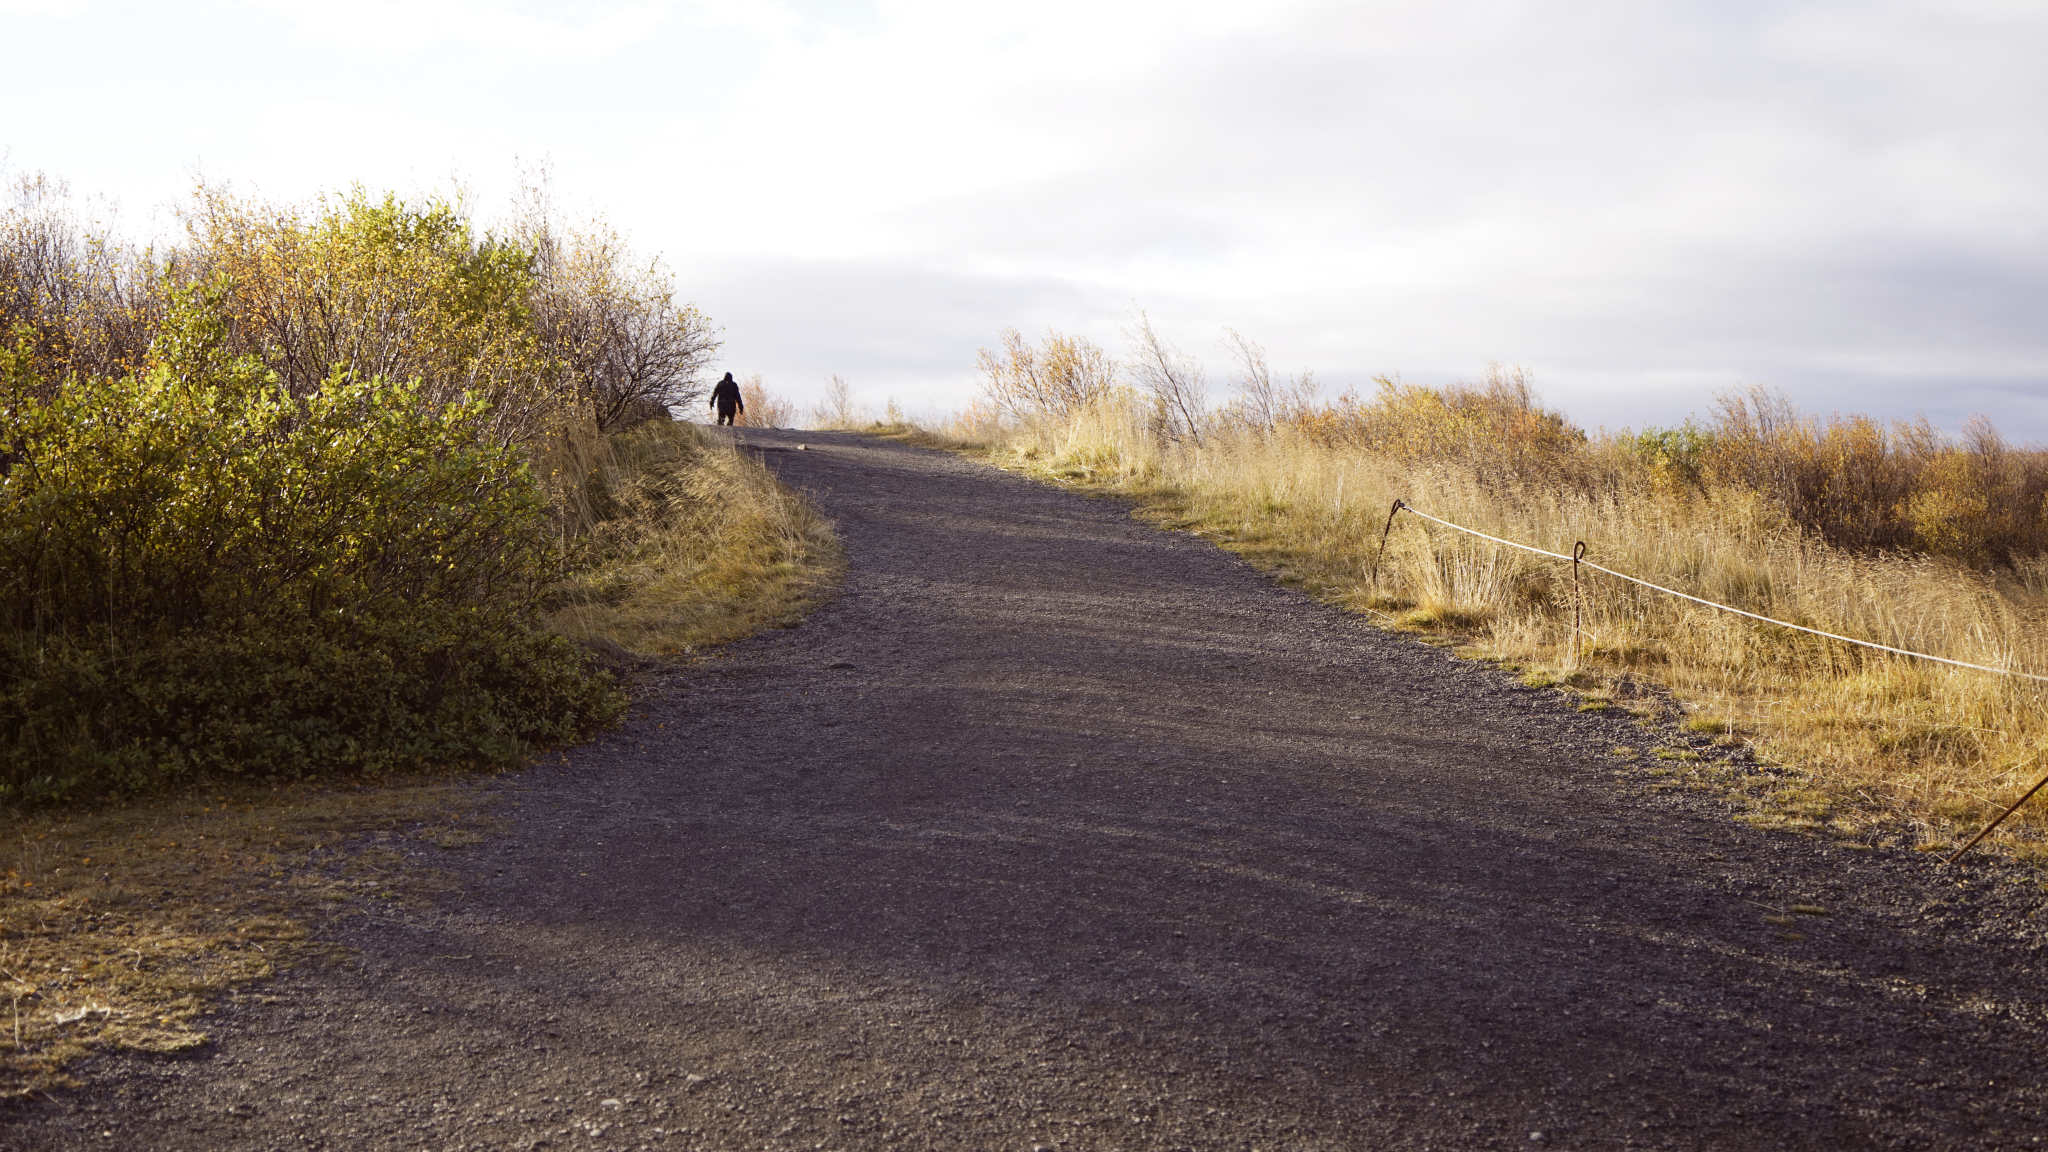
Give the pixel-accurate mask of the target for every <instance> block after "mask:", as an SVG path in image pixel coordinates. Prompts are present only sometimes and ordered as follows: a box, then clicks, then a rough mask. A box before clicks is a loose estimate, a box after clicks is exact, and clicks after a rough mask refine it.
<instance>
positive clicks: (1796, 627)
mask: <svg viewBox="0 0 2048 1152" xmlns="http://www.w3.org/2000/svg"><path fill="white" fill-rule="evenodd" d="M1401 510H1402V511H1404V512H1414V513H1415V514H1416V515H1417V516H1420V517H1422V518H1423V519H1424V520H1430V521H1434V522H1435V523H1438V524H1441V525H1443V526H1444V527H1446V528H1455V529H1457V530H1458V531H1460V532H1464V533H1466V534H1468V535H1471V536H1477V537H1479V538H1480V539H1482V540H1491V541H1493V542H1494V543H1495V544H1505V545H1507V546H1508V547H1510V548H1520V549H1521V550H1522V551H1524V552H1534V553H1536V554H1537V555H1539V556H1549V557H1551V558H1553V559H1556V560H1564V561H1568V562H1569V561H1571V559H1572V558H1571V557H1569V556H1566V555H1565V554H1564V553H1562V552H1552V551H1550V550H1549V549H1546V548H1537V547H1533V546H1531V545H1528V544H1521V543H1518V542H1516V541H1513V540H1503V539H1501V538H1500V537H1498V536H1488V535H1487V534H1486V533H1484V532H1480V531H1478V530H1476V529H1473V528H1467V527H1465V526H1464V525H1463V524H1453V523H1451V522H1450V521H1449V520H1440V519H1438V518H1437V517H1435V516H1431V515H1430V514H1429V513H1427V512H1422V511H1419V510H1417V509H1415V508H1411V507H1409V506H1408V502H1407V501H1405V500H1404V501H1402V502H1401ZM1577 562H1578V563H1580V564H1584V565H1585V566H1586V567H1588V568H1591V569H1593V570H1594V571H1596V572H1605V573H1607V574H1608V575H1609V576H1613V577H1616V578H1618V579H1622V580H1626V581H1628V582H1629V583H1631V584H1640V585H1642V586H1643V587H1645V588H1650V589H1654V590H1656V591H1658V592H1662V593H1664V594H1665V595H1667V596H1676V597H1678V598H1679V599H1681V600H1690V601H1692V602H1693V603H1695V604H1704V605H1706V606H1707V607H1709V608H1714V609H1718V610H1720V611H1722V612H1733V613H1734V614H1735V615H1737V616H1747V617H1749V618H1750V619H1751V620H1760V621H1762V622H1763V623H1765V624H1775V625H1777V626H1778V627H1780V628H1790V629H1792V630H1793V631H1795V632H1805V633H1808V634H1810V635H1814V636H1825V637H1827V638H1828V639H1830V640H1840V641H1841V642H1842V643H1844V644H1855V645H1859V646H1861V647H1864V648H1875V649H1877V650H1878V651H1880V652H1890V653H1892V654H1893V655H1896V656H1910V657H1912V658H1913V659H1915V660H1932V661H1934V662H1935V663H1937V664H1948V665H1951V666H1952V667H1956V668H1968V669H1970V670H1971V671H1973V672H1989V673H1991V674H1992V675H1994V676H2017V677H2019V678H2021V679H2023V680H2038V681H2040V682H2042V683H2044V684H2048V676H2036V675H2035V674H2033V673H2032V672H2015V671H2013V670H2012V669H2010V668H1992V667H1989V666H1988V665H1984V664H1971V663H1968V662H1966V661H1962V660H1951V659H1949V658H1948V657H1946V656H1929V655H1928V654H1927V653H1925V652H1913V651H1909V650H1908V649H1905V648H1893V647H1891V646H1890V645H1887V644H1876V643H1873V642H1871V641H1869V640H1858V639H1856V638H1855V637H1853V636H1838V635H1836V634H1835V633H1833V632H1823V631H1821V630H1820V629H1818V628H1808V627H1806V626H1805V625H1803V624H1788V623H1786V622H1785V621H1783V620H1773V619H1771V618H1770V617H1769V616H1759V615H1757V614H1756V613H1754V612H1744V611H1743V610H1742V609H1740V608H1731V607H1729V606H1728V605H1726V604H1717V603H1715V602H1714V601H1712V600H1702V599H1701V598H1699V597H1698V596H1693V595H1690V594H1688V593H1685V592H1680V591H1678V590H1677V589H1675V588H1666V587H1664V586H1663V585H1662V584H1652V583H1650V582H1649V581H1648V580H1640V579H1637V578H1636V577H1634V576H1630V575H1629V574H1628V573H1626V572H1616V571H1615V570H1614V569H1612V568H1606V567H1602V566H1601V565H1599V564H1595V563H1593V562H1592V561H1591V560H1586V559H1583V558H1582V559H1580V560H1579V561H1577Z"/></svg>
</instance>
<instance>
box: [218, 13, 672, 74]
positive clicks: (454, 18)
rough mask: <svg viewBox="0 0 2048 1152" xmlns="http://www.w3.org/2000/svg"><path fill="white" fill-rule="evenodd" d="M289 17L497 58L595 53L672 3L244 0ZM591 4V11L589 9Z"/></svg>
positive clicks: (644, 28) (296, 29)
mask: <svg viewBox="0 0 2048 1152" xmlns="http://www.w3.org/2000/svg"><path fill="white" fill-rule="evenodd" d="M248 6H249V7H250V8H253V9H256V10H259V11H267V12H271V13H275V14H277V15H280V16H284V17H287V18H289V19H290V20H291V21H292V27H293V34H294V36H295V37H296V38H298V39H300V40H306V41H314V42H317V43H320V44H323V45H329V46H337V47H345V48H350V49H355V50H358V51H369V52H375V53H379V54H405V53H414V52H420V51H423V50H426V49H429V48H437V47H442V46H449V45H452V46H456V47H462V48H471V49H482V50H483V51H486V52H489V53H492V54H493V55H495V56H497V57H499V58H501V59H510V60H544V59H554V58H565V57H566V58H573V59H585V60H592V59H601V58H603V57H606V56H609V55H612V54H614V53H616V52H618V51H619V50H620V49H622V48H624V47H627V46H628V45H631V44H635V43H640V42H644V41H645V40H647V39H648V38H649V37H650V36H651V35H652V34H654V33H655V32H656V31H657V30H658V29H659V28H660V27H661V26H662V25H663V24H664V23H666V22H667V21H668V20H669V19H670V17H671V12H672V10H673V9H674V8H675V7H677V6H676V5H673V4H660V3H637V4H612V5H605V6H591V5H568V6H554V7H558V8H564V7H565V8H566V11H561V12H555V11H549V10H548V9H549V8H550V7H551V6H547V5H537V4H517V5H515V4H505V3H492V2H490V0H345V2H344V0H248ZM593 7H596V8H597V10H596V11H595V12H592V8H593Z"/></svg>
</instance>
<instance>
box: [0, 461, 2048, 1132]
mask: <svg viewBox="0 0 2048 1152" xmlns="http://www.w3.org/2000/svg"><path fill="white" fill-rule="evenodd" d="M745 435H746V437H747V439H748V440H749V441H750V442H751V443H752V444H753V445H754V446H755V447H757V448H760V449H762V450H763V451H764V452H765V453H766V455H767V459H768V460H769V462H770V463H771V464H772V465H773V466H774V467H775V468H776V469H777V470H778V471H779V472H780V473H781V474H782V476H783V477H784V478H785V479H786V480H788V481H789V482H790V483H792V484H794V485H797V486H799V487H802V488H805V489H808V490H810V492H811V493H812V494H813V496H814V498H815V499H816V500H817V501H818V502H819V503H820V505H821V506H822V507H823V509H824V510H825V512H826V514H827V515H829V516H831V517H833V518H834V519H835V520H836V521H837V522H838V525H839V529H840V532H841V534H842V536H843V538H844V540H845V543H846V548H847V553H848V556H849V557H850V560H851V564H852V568H851V572H850V574H849V576H848V580H847V584H846V588H845V590H844V593H843V595H841V596H840V597H839V599H838V600H836V601H835V602H834V603H832V604H831V605H830V606H828V607H826V608H824V609H823V610H821V611H820V612H818V613H817V614H816V615H815V616H814V617H813V618H812V619H811V620H810V621H809V622H808V623H806V624H804V625H803V626H802V627H800V628H797V629H794V630H790V631H781V632H776V633H775V634H773V635H769V636H763V637H757V638H755V639H753V640H749V641H746V642H743V643H740V644H737V645H734V646H732V647H730V648H729V649H727V651H726V652H725V653H724V654H723V655H722V656H720V657H718V658H716V659H712V660H707V661H704V662H701V663H698V664H695V665H692V666H689V667H687V668H677V669H671V670H668V671H666V672H663V673H660V674H659V675H658V676H653V677H651V678H650V681H649V684H648V690H647V693H646V695H645V696H644V698H643V700H642V703H641V705H640V706H639V707H638V708H636V709H635V714H634V717H633V718H632V720H631V721H630V722H629V723H628V724H626V725H625V726H624V727H623V728H622V729H620V730H618V731H616V732H614V733H612V734H610V735H608V736H607V737H606V738H604V739H601V740H599V741H596V742H594V743H592V744H589V745H586V746H584V747H581V748H578V749H575V750H573V751H572V752H570V753H569V754H568V755H567V756H566V757H565V758H563V760H562V762H560V763H557V764H553V765H552V766H549V767H546V768H540V769H536V770H534V771H532V772H530V773H527V774H526V775H524V776H522V777H520V778H518V779H517V780H516V781H515V782H514V783H513V784H511V785H509V787H511V788H513V790H514V800H515V801H516V803H517V808H516V809H514V810H512V811H513V817H514V818H513V827H512V830H511V831H510V833H509V834H507V835H505V836H503V837H501V838H499V839H497V840H496V841H494V842H492V843H490V844H486V845H483V846H479V847H475V848H471V849H468V850H466V851H465V852H464V853H463V854H462V855H463V858H464V864H463V867H464V868H465V869H467V870H469V872H470V873H472V874H473V875H475V876H476V877H477V879H476V880H475V881H474V882H473V883H471V884H469V885H468V887H467V888H466V890H465V891H464V893H463V894H462V895H461V896H460V897H459V898H455V899H450V900H448V901H446V902H444V903H443V904H441V905H439V906H437V907H434V908H431V909H425V910H419V911H414V912H401V913H398V914H396V915H395V918H382V919H369V918H362V919H357V920H354V921H351V922H349V925H348V926H347V927H345V928H343V929H341V930H340V932H341V935H342V939H343V942H344V943H346V944H347V945H349V946H350V947H352V948H353V949H355V950H356V955H357V959H356V962H355V963H353V964H352V965H349V966H346V967H341V968H335V969H304V970H301V971H300V972H298V973H295V974H293V975H291V976H289V977H287V978H285V979H282V980H280V981H278V982H276V983H274V984H273V985H271V986H270V987H269V988H267V989H263V990H262V991H264V992H267V993H269V994H270V995H269V999H271V1000H272V1001H273V1002H270V1003H263V1002H260V1001H261V999H262V998H259V997H255V996H245V997H242V998H241V999H240V1000H239V1001H238V1002H237V1003H236V1004H234V1005H232V1006H228V1007H225V1008H224V1009H223V1010H222V1012H221V1014H220V1015H219V1016H217V1017H216V1020H217V1021H218V1023H217V1026H216V1027H215V1028H214V1035H215V1038H216V1043H215V1044H214V1045H212V1046H211V1047H209V1048H208V1049H207V1050H205V1051H204V1052H203V1053H201V1054H199V1055H197V1056H194V1057H188V1058H161V1059H136V1058H132V1057H131V1058H124V1059H123V1060H121V1061H120V1062H119V1063H118V1064H101V1065H99V1066H98V1067H97V1068H96V1069H95V1070H93V1073H92V1074H93V1075H94V1076H95V1083H94V1086H93V1087H91V1088H89V1089H85V1090H81V1091H78V1092H75V1093H71V1094H68V1095H63V1096H60V1097H59V1098H58V1099H57V1100H55V1101H54V1102H45V1103H42V1104H39V1105H37V1106H36V1107H33V1108H30V1109H27V1110H25V1111H21V1112H18V1113H16V1114H14V1115H12V1116H11V1117H10V1118H8V1119H7V1120H6V1121H5V1122H4V1125H0V1148H8V1149H37V1150H57V1149H74V1148H98V1149H104V1148H110V1147H111V1148H129V1149H166V1150H169V1149H178V1150H184V1149H192V1150H202V1149H203V1150H208V1152H214V1150H242V1149H250V1150H255V1149H302V1148H304V1149H337V1150H341V1149H350V1150H383V1149H435V1150H441V1149H448V1150H453V1149H525V1148H552V1149H640V1148H658V1149H720V1150H724V1149H774V1150H782V1149H871V1148H905V1149H924V1148H933V1149H937V1148H945V1149H969V1150H977V1152H979V1150H996V1149H1011V1150H1016V1152H1030V1150H1033V1149H1041V1150H1051V1149H1058V1150H1061V1152H1065V1150H1070V1149H1071V1150H1081V1149H1088V1150H1108V1149H1233V1150H1240V1149H1262V1150H1273V1152H1294V1150H1310V1149H1347V1150H1350V1149H1359V1150H1364V1149H1424V1148H1440V1149H1494V1148H1533V1147H1545V1146H1547V1147H1555V1148H1602V1149H1604V1148H1629V1147H1637V1148H1698V1149H1747V1148H1816V1149H1821V1148H1824V1149H1844V1148H1930V1149H1931V1148H1941V1149H1967V1148H2033V1147H2037V1146H2042V1145H2044V1143H2048V1098H2044V1094H2043V1091H2044V1088H2048V1070H2044V1068H2043V1062H2042V1056H2043V1055H2044V1035H2048V1034H2044V1017H2043V999H2044V996H2048V990H2044V988H2043V985H2042V981H2041V974H2042V972H2041V965H2040V957H2041V940H2042V938H2043V932H2042V927H2041V921H2042V918H2039V917H2037V916H2036V912H2037V911H2038V910H2039V909H2040V908H2041V907H2042V904H2043V893H2042V890H2041V888H2040V887H2039V886H2038V885H2036V884H2033V883H2022V882H2021V878H2019V877H2016V876H2014V875H2010V874H2004V873H2001V872H1999V871H1997V870H1995V869H1991V868H1988V867H1983V866H1979V867H1974V868H1970V869H1966V870H1963V871H1961V872H1960V873H1957V874H1944V873H1941V872H1938V871H1937V870H1935V869H1934V868H1933V867H1931V861H1929V860H1928V859H1926V858H1924V857H1918V856H1914V855H1911V854H1907V853H1887V852H1871V851H1854V850H1850V849H1848V848H1846V847H1842V846H1838V845H1831V844H1829V843H1826V842H1824V841H1821V840H1818V839H1813V838H1804V837H1797V836H1791V835H1786V834H1779V833H1768V832H1760V831H1756V830H1753V829H1750V828H1748V827H1745V826H1743V825H1740V824H1737V823H1736V822H1734V821H1733V820H1732V819H1731V818H1730V816H1729V814H1728V810H1727V809H1726V808H1724V807H1722V806H1721V805H1720V804H1719V802H1717V801H1714V800H1711V799H1709V798H1705V797H1701V796H1698V795H1692V794H1684V793H1670V792H1664V793H1660V792H1655V791H1653V790H1652V789H1651V787H1650V785H1649V783H1648V782H1647V780H1646V779H1645V778H1644V777H1643V776H1641V775H1640V774H1631V773H1621V774H1618V773H1617V771H1616V768H1617V763H1616V761H1615V760H1613V759H1612V757H1610V756H1608V755H1607V752H1608V750H1609V749H1610V748H1611V747H1612V746H1613V745H1616V744H1631V745H1643V744H1647V743H1652V742H1654V741H1655V740H1657V739H1662V738H1663V737H1658V736H1655V735H1654V734H1647V733H1644V732H1643V731H1641V730H1639V729H1638V728H1636V727H1635V725H1634V724H1633V722H1632V721H1631V720H1630V719H1629V718H1628V717H1626V716H1624V715H1619V714H1616V713H1608V714H1598V715H1595V714H1577V713H1573V712H1571V711H1568V710H1567V709H1566V708H1565V707H1564V706H1563V705H1562V704H1560V703H1559V701H1558V700H1557V698H1556V696H1555V694H1552V693H1545V692H1539V691H1533V690H1529V689H1525V688H1521V687H1519V686H1517V685H1515V684H1514V683H1513V682H1512V681H1511V680H1509V679H1508V678H1507V677H1505V676H1504V675H1502V674H1501V673H1500V672H1498V671H1496V670H1494V669H1491V668H1489V667H1486V666H1484V665H1479V664H1474V663H1470V662H1464V661H1458V660H1453V659H1451V658H1449V657H1448V656H1446V655H1445V654H1443V653H1442V652H1439V651H1438V650H1436V649H1433V648H1430V647H1428V646H1426V645H1423V644H1419V643H1416V642H1414V641H1413V640H1409V639H1403V638H1400V637H1396V636H1392V635H1388V634H1385V633H1382V632H1379V631H1377V630H1375V629H1374V628H1372V627H1370V626H1368V625H1367V624H1365V623H1364V622H1362V621H1360V620H1358V619H1356V618H1352V617H1347V616H1345V615H1343V614H1341V613H1339V612H1336V611H1334V610H1331V609H1328V608H1324V607H1321V606H1319V605H1317V604H1315V603H1313V602H1311V601H1310V600H1308V599H1307V598H1305V597H1303V596H1301V595H1298V594H1296V593H1294V592H1291V591H1288V590H1286V589H1284V588H1280V587H1277V586H1275V585H1273V584H1272V583H1270V582H1269V581H1268V580H1266V579H1265V578H1263V577H1261V576H1260V575H1259V574H1257V573H1256V572H1254V571H1253V570H1252V569H1251V568H1249V567H1248V566H1246V565H1245V564H1244V563H1242V562H1241V561H1239V560H1237V559H1235V558H1234V557H1231V556H1229V555H1227V554H1225V553H1223V552H1221V551H1219V550H1217V549H1215V548H1213V547H1211V546H1209V545H1208V544H1206V543H1204V542H1202V541H1199V540H1196V539H1193V538H1191V537H1188V536H1186V535H1180V534H1172V533H1166V532H1161V531H1158V530H1155V529H1153V528H1150V527H1147V526H1145V525H1143V524H1140V523H1138V522H1136V521H1134V520H1133V519H1131V518H1130V516H1129V515H1128V514H1127V510H1126V509H1125V508H1124V507H1123V506H1120V505H1118V504H1116V503H1114V502H1109V501H1092V500H1088V499H1084V498H1082V497H1079V496H1076V495H1074V494H1071V493H1067V492H1062V491H1057V490H1054V489H1050V488H1046V487H1041V486H1038V485H1035V484H1033V483H1030V482H1028V481H1025V480H1022V479H1020V478H1017V477H1014V476H1010V475H1005V474H1002V473H999V472H996V471H993V470H991V469H988V468H985V467H982V466H980V465H976V464H973V463H970V462H967V461H963V460H960V459H957V458H954V457H951V456H947V455H944V454H940V453H934V452H927V451H920V450H916V449H911V448H906V447H903V446H900V445H894V444H888V443H880V442H876V441H872V440H866V439H862V438H859V437H855V436H851V435H835V434H826V433H815V432H807V433H793V432H782V433H778V432H765V431H757V430H748V431H746V433H745ZM800 444H801V445H805V447H804V448H803V449H802V450H798V446H799V445H800ZM659 676H666V677H667V679H665V680H663V679H660V678H659ZM1794 905H1801V906H1809V907H1813V908H1825V910H1826V912H1825V914H1815V913H1809V914H1797V915H1794V916H1792V917H1791V918H1792V920H1793V923H1792V924H1791V925H1790V926H1788V925H1787V924H1785V923H1782V922H1781V923H1772V922H1771V918H1774V917H1775V918H1778V919H1780V920H1781V921H1782V920H1783V919H1785V916H1784V915H1781V914H1784V913H1787V912H1788V910H1789V909H1791V908H1792V906H1794Z"/></svg>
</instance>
